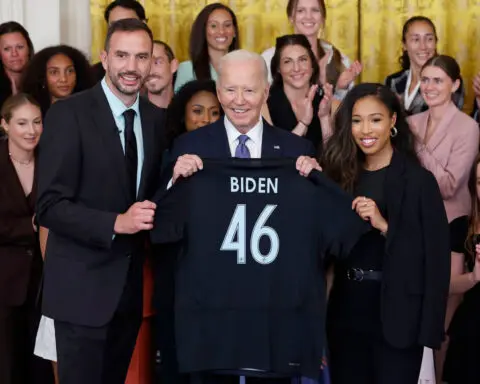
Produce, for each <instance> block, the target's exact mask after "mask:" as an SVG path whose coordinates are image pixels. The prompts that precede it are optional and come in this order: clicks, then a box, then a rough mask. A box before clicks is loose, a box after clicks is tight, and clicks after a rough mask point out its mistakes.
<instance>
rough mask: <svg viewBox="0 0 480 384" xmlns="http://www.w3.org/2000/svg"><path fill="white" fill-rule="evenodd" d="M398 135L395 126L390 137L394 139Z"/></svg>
mask: <svg viewBox="0 0 480 384" xmlns="http://www.w3.org/2000/svg"><path fill="white" fill-rule="evenodd" d="M397 135H398V129H397V128H396V127H395V126H393V127H392V129H391V130H390V137H391V138H392V139H393V138H394V137H396V136H397Z"/></svg>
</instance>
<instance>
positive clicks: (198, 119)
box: [185, 91, 220, 131]
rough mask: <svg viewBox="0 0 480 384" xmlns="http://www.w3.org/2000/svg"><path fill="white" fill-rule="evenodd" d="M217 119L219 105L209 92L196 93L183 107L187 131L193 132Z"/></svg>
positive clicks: (218, 116)
mask: <svg viewBox="0 0 480 384" xmlns="http://www.w3.org/2000/svg"><path fill="white" fill-rule="evenodd" d="M219 118H220V103H219V102H218V99H217V97H216V96H215V95H214V94H213V93H211V92H207V91H200V92H197V93H196V94H194V95H193V96H192V98H191V99H190V100H189V101H188V103H187V105H186V106H185V128H186V129H187V131H193V130H195V129H197V128H200V127H204V126H205V125H207V124H211V123H214V122H215V121H217V120H218V119H219Z"/></svg>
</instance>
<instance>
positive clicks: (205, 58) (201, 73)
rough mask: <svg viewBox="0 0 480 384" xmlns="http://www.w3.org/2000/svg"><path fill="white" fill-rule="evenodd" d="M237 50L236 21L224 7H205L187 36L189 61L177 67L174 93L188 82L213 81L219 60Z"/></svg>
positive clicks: (221, 5) (227, 8)
mask: <svg viewBox="0 0 480 384" xmlns="http://www.w3.org/2000/svg"><path fill="white" fill-rule="evenodd" d="M238 48H239V34H238V24H237V18H236V16H235V14H234V13H233V11H232V10H231V9H230V8H229V7H227V6H226V5H224V4H221V3H214V4H209V5H207V6H206V7H205V8H203V9H202V11H201V12H200V13H199V14H198V16H197V18H196V19H195V21H194V22H193V25H192V31H191V32H190V47H189V53H190V59H191V60H190V61H184V62H182V63H180V65H179V67H178V70H177V80H176V81H175V92H176V91H177V90H178V89H179V88H180V87H181V86H182V85H183V84H185V83H187V82H188V81H190V80H194V79H199V80H209V79H211V80H217V68H218V63H219V61H220V58H221V57H222V56H223V55H225V54H226V53H228V52H230V51H233V50H235V49H238Z"/></svg>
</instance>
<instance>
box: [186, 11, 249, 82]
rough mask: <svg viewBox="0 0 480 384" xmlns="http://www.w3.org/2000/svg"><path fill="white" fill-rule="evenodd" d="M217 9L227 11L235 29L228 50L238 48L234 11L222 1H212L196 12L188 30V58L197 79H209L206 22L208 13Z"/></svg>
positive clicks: (238, 37)
mask: <svg viewBox="0 0 480 384" xmlns="http://www.w3.org/2000/svg"><path fill="white" fill-rule="evenodd" d="M217 9H223V10H225V11H227V12H228V13H229V14H230V16H231V17H232V22H233V27H234V29H235V37H234V38H233V40H232V44H230V47H228V51H229V52H231V51H235V50H237V49H239V47H240V43H239V39H240V35H239V30H238V22H237V17H236V16H235V13H234V12H233V11H232V10H231V9H230V8H229V7H227V6H226V5H225V4H222V3H213V4H209V5H207V6H206V7H205V8H203V9H202V10H201V11H200V13H199V14H198V16H197V18H196V19H195V21H194V22H193V25H192V30H191V32H190V47H189V53H190V59H191V60H192V66H193V72H194V73H195V77H196V78H197V79H199V80H208V79H211V76H210V57H209V56H208V45H207V32H206V30H207V23H208V18H209V17H210V15H211V14H212V13H213V12H214V11H216V10H217Z"/></svg>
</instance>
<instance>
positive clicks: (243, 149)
mask: <svg viewBox="0 0 480 384" xmlns="http://www.w3.org/2000/svg"><path fill="white" fill-rule="evenodd" d="M248 139H249V137H248V136H247V135H240V136H238V145H237V149H235V157H238V158H240V159H250V151H249V149H248V147H247V146H246V144H245V143H246V142H247V140H248Z"/></svg>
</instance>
